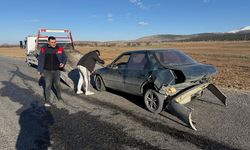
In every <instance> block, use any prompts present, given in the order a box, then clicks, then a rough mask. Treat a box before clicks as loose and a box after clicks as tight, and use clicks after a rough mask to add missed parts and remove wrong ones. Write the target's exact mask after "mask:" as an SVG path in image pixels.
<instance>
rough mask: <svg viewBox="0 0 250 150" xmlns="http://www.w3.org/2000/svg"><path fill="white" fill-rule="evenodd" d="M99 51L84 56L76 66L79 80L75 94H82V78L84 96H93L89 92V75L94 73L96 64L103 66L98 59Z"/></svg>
mask: <svg viewBox="0 0 250 150" xmlns="http://www.w3.org/2000/svg"><path fill="white" fill-rule="evenodd" d="M99 56H100V51H99V50H95V51H92V52H89V53H87V54H85V55H84V56H83V57H82V58H81V59H80V61H79V62H78V64H77V69H78V70H79V74H80V78H79V81H78V86H77V92H76V93H77V94H82V93H83V91H82V85H83V78H84V82H85V84H84V85H85V87H84V89H85V95H93V94H94V92H91V91H90V75H91V74H92V73H93V72H94V68H95V64H96V62H99V63H100V64H104V61H103V60H102V59H101V58H100V57H99Z"/></svg>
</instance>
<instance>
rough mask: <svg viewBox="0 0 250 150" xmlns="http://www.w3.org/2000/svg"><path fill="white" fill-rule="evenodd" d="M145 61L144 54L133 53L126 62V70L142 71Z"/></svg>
mask: <svg viewBox="0 0 250 150" xmlns="http://www.w3.org/2000/svg"><path fill="white" fill-rule="evenodd" d="M147 60H148V59H147V57H146V54H145V53H134V54H132V55H131V58H130V60H129V62H128V69H139V70H141V69H144V68H145V65H146V63H147Z"/></svg>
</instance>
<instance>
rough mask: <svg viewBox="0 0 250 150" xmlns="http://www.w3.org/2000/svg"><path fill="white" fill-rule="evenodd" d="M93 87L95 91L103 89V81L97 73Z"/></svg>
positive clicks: (104, 88)
mask: <svg viewBox="0 0 250 150" xmlns="http://www.w3.org/2000/svg"><path fill="white" fill-rule="evenodd" d="M95 87H96V90H97V91H105V90H106V87H105V85H104V83H103V80H102V77H101V76H99V75H97V76H96V78H95Z"/></svg>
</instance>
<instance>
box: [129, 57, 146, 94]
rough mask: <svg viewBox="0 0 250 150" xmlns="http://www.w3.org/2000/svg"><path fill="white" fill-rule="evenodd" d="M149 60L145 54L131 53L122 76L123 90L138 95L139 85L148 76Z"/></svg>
mask: <svg viewBox="0 0 250 150" xmlns="http://www.w3.org/2000/svg"><path fill="white" fill-rule="evenodd" d="M148 66H149V60H148V57H147V53H146V52H138V53H132V54H131V57H130V59H129V62H128V66H127V69H126V72H125V76H124V82H125V83H124V90H125V91H126V92H128V93H131V94H136V95H140V93H141V89H140V88H141V85H142V83H143V82H144V81H145V80H146V79H147V77H148V75H149V67H148Z"/></svg>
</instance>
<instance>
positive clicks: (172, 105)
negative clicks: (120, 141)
mask: <svg viewBox="0 0 250 150" xmlns="http://www.w3.org/2000/svg"><path fill="white" fill-rule="evenodd" d="M215 74H216V68H215V67H214V66H213V65H207V64H201V63H198V62H196V61H195V60H193V59H192V58H191V57H189V56H188V55H186V54H185V53H183V52H182V51H179V50H175V49H154V50H137V51H128V52H125V53H123V54H121V55H120V56H118V58H116V59H115V60H114V61H113V62H112V63H111V64H110V65H108V66H107V67H104V68H101V69H98V70H97V71H96V75H95V84H96V85H95V86H96V89H97V90H98V91H104V90H105V89H106V88H111V89H114V90H119V91H122V92H126V93H129V94H134V95H139V96H143V97H144V103H145V106H146V108H147V109H148V110H149V111H150V112H152V113H160V112H161V111H163V110H165V109H167V110H168V112H170V113H171V114H173V115H175V116H176V117H178V118H179V119H180V120H182V121H183V122H184V123H186V124H187V125H189V126H190V127H191V128H192V129H194V130H196V128H195V126H194V124H193V122H192V118H191V113H192V109H191V108H188V107H186V106H185V105H184V104H186V103H188V102H190V101H191V100H193V99H195V98H198V97H201V96H202V94H203V91H204V90H205V89H208V90H210V91H211V92H212V93H213V94H214V95H215V96H216V97H217V98H218V99H219V100H220V101H221V102H222V103H223V104H224V105H226V96H225V95H224V94H223V93H222V92H221V91H220V90H219V89H218V88H217V87H215V86H214V85H213V84H211V83H209V79H210V78H211V77H212V76H214V75H215Z"/></svg>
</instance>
